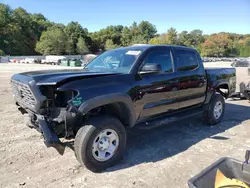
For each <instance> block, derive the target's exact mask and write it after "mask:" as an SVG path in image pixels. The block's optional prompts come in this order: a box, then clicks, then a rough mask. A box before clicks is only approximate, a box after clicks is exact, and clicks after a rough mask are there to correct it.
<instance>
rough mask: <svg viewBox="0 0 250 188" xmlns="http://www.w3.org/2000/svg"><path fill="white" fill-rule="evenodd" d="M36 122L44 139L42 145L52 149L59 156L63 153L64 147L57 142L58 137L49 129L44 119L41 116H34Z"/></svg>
mask: <svg viewBox="0 0 250 188" xmlns="http://www.w3.org/2000/svg"><path fill="white" fill-rule="evenodd" d="M36 117H37V121H38V123H39V129H40V130H41V132H42V134H43V137H44V144H45V145H46V146H47V147H54V148H55V149H56V150H57V151H58V153H60V154H61V155H62V154H63V153H64V150H65V146H64V145H63V143H62V142H61V141H60V140H59V138H58V136H57V135H56V133H55V132H54V130H53V129H52V128H51V125H50V124H49V123H48V122H47V121H46V118H45V117H44V116H42V115H38V114H36Z"/></svg>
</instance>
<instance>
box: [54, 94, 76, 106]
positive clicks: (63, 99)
mask: <svg viewBox="0 0 250 188" xmlns="http://www.w3.org/2000/svg"><path fill="white" fill-rule="evenodd" d="M77 94H78V93H77V91H74V90H66V91H56V93H55V105H56V106H58V107H67V105H68V101H69V100H71V99H73V98H74V97H76V96H77Z"/></svg>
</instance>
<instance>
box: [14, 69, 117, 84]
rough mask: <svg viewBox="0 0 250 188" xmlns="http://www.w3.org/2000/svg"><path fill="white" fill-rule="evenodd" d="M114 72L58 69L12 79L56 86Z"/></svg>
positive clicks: (24, 74)
mask: <svg viewBox="0 0 250 188" xmlns="http://www.w3.org/2000/svg"><path fill="white" fill-rule="evenodd" d="M115 74H119V73H114V72H88V71H83V70H82V69H71V70H70V69H65V70H64V69H63V70H62V69H61V70H60V69H59V70H39V71H31V72H24V73H20V74H15V75H14V76H13V77H12V79H15V80H26V81H27V82H29V81H31V80H35V82H36V84H37V85H56V84H60V83H65V82H68V81H74V80H79V79H85V78H93V77H101V76H108V75H115Z"/></svg>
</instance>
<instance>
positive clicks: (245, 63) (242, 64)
mask: <svg viewBox="0 0 250 188" xmlns="http://www.w3.org/2000/svg"><path fill="white" fill-rule="evenodd" d="M231 66H232V67H250V62H249V61H247V60H236V61H234V62H233V63H232V64H231Z"/></svg>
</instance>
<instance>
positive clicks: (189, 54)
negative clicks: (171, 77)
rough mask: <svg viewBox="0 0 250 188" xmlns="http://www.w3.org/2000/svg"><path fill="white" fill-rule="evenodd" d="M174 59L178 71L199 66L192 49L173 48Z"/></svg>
mask: <svg viewBox="0 0 250 188" xmlns="http://www.w3.org/2000/svg"><path fill="white" fill-rule="evenodd" d="M175 61H176V63H177V70H178V71H189V70H194V69H196V68H197V67H198V66H199V62H198V59H197V56H196V53H195V52H194V51H188V50H175Z"/></svg>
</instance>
